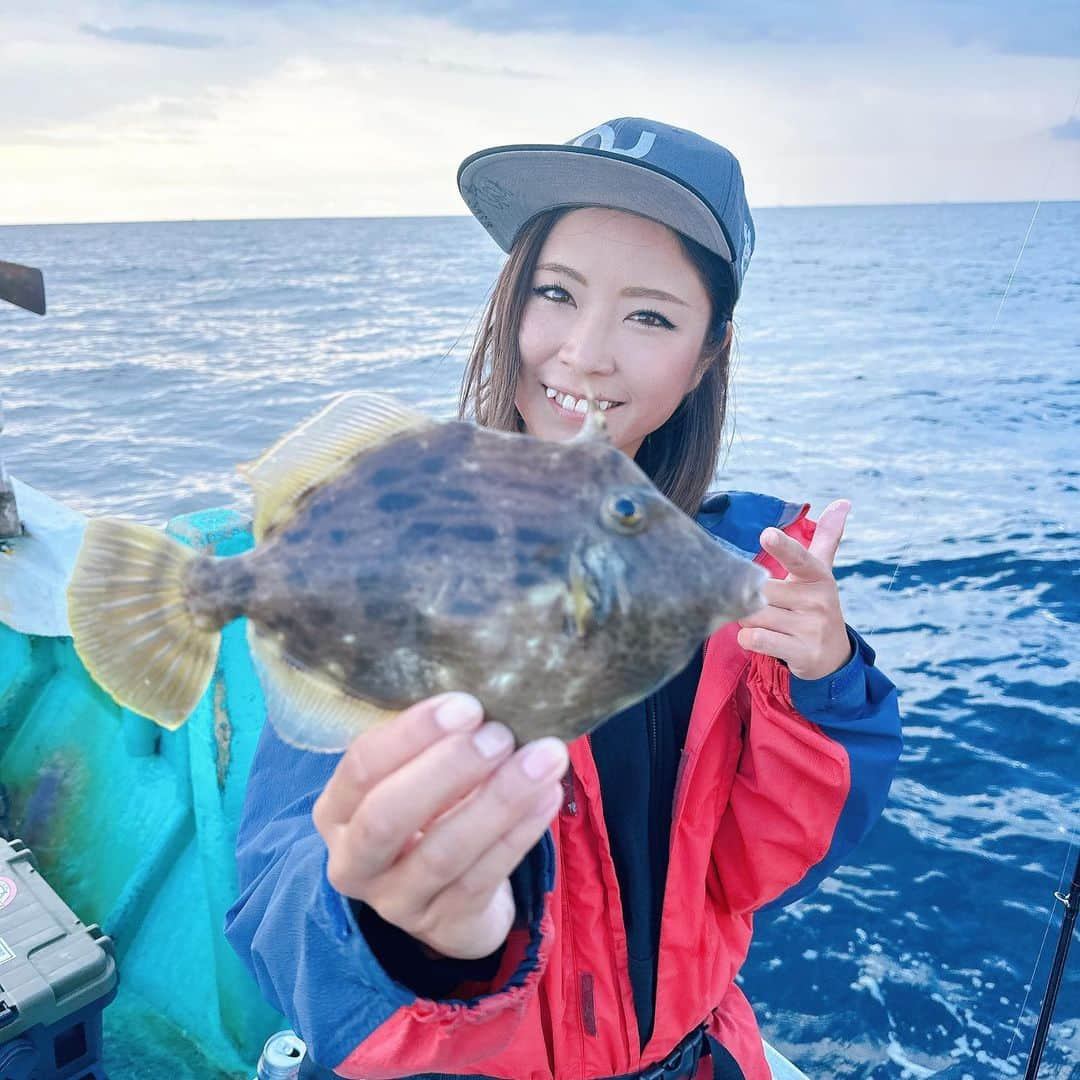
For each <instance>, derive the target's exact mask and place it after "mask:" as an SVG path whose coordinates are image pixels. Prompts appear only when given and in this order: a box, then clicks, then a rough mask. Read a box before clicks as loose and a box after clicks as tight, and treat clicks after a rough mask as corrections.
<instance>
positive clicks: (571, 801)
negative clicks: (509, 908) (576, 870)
mask: <svg viewBox="0 0 1080 1080" xmlns="http://www.w3.org/2000/svg"><path fill="white" fill-rule="evenodd" d="M562 786H563V792H564V793H565V798H564V800H563V808H562V810H561V811H560V812H561V813H564V814H567V815H568V816H569V817H577V812H578V807H577V797H576V792H575V787H574V767H573V766H572V765H571V766H570V767H569V768H568V769H567V770H566V775H565V776H564V777H563V778H562ZM559 873H560V874H561V875H562V909H563V926H564V927H565V928H566V938H567V941H568V943H569V945H570V970H571V971H573V973H574V978H575V980H576V986H575V996H576V997H577V1009H576V1010H575V1011H576V1020H577V1031H578V1053H579V1055H580V1056H579V1058H578V1061H579V1062H580V1065H581V1068H582V1069H584V1068H585V1017H584V1016H583V1015H582V1010H583V1009H584V1008H585V999H584V997H583V987H582V981H581V971H580V970H579V968H578V954H577V946H576V945H575V943H574V923H573V920H572V918H571V915H570V894H569V892H568V891H567V888H566V860H565V859H564V858H563V845H562V843H561V842H560V844H559Z"/></svg>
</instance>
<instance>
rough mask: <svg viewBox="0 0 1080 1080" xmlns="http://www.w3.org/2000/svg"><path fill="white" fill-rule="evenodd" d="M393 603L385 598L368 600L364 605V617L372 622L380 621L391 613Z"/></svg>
mask: <svg viewBox="0 0 1080 1080" xmlns="http://www.w3.org/2000/svg"><path fill="white" fill-rule="evenodd" d="M393 611H394V605H393V604H388V603H387V602H386V601H385V600H369V601H368V602H367V603H366V604H365V605H364V618H365V619H371V621H372V622H382V620H383V619H385V618H386V617H387V616H388V615H391V614H393Z"/></svg>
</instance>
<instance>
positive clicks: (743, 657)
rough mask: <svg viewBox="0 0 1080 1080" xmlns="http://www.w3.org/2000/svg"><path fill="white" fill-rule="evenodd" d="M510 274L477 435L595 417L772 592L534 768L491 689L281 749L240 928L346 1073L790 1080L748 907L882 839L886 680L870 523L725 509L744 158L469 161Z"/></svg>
mask: <svg viewBox="0 0 1080 1080" xmlns="http://www.w3.org/2000/svg"><path fill="white" fill-rule="evenodd" d="M459 185H460V187H461V190H462V194H463V196H464V198H465V200H466V202H467V203H468V205H469V207H470V209H471V210H472V211H473V213H474V214H476V216H477V217H478V219H479V220H480V221H481V222H482V223H483V224H484V226H485V227H486V228H487V229H488V231H489V232H490V233H491V234H492V235H493V236H494V238H495V239H496V240H497V241H498V242H499V243H500V245H501V246H502V247H503V248H504V249H505V250H507V251H508V252H509V258H508V260H507V262H506V265H505V267H504V269H503V271H502V273H501V275H500V278H499V281H498V282H497V284H496V287H495V290H494V292H493V294H492V297H491V300H490V303H489V306H488V310H487V312H486V315H485V318H484V320H483V322H482V325H481V329H480V332H479V334H478V336H477V340H476V344H475V346H474V349H473V353H472V357H471V359H470V363H469V366H468V369H467V371H466V376H465V381H464V384H463V390H462V406H463V410H465V411H472V412H474V413H475V416H476V418H477V420H478V422H479V423H481V424H487V425H491V426H494V427H499V428H502V429H505V430H518V431H527V432H529V433H531V434H533V435H537V436H539V437H541V438H547V439H565V438H568V437H570V436H572V435H573V434H574V433H575V432H576V431H577V429H578V428H579V426H580V424H581V422H582V420H583V415H584V408H585V405H584V398H585V396H586V394H587V393H591V394H593V395H595V396H596V397H598V398H599V399H600V401H601V407H602V408H603V409H604V416H605V419H606V422H607V427H608V430H609V433H610V434H611V437H612V440H613V442H614V443H615V445H616V446H618V447H619V448H620V449H621V450H622V451H623V452H625V453H627V454H629V455H631V456H633V457H635V458H636V460H637V461H638V463H639V464H640V465H641V466H642V467H643V468H644V469H645V470H646V471H647V472H648V473H649V474H650V476H651V477H652V478H653V480H654V482H655V483H656V484H657V485H658V486H659V487H660V488H661V490H663V491H664V492H665V493H666V494H667V495H668V497H669V498H671V499H672V500H673V501H674V502H675V503H677V504H678V505H679V506H681V507H682V508H683V509H684V510H685V511H687V512H688V513H690V514H696V515H697V517H698V520H699V521H700V523H701V524H702V525H703V527H704V528H706V529H708V530H709V531H710V532H712V533H713V534H714V535H716V536H717V537H718V538H720V539H721V540H723V541H725V542H727V543H729V544H732V545H734V546H736V547H738V548H740V549H742V550H743V551H745V553H746V554H747V556H748V557H753V558H755V559H757V561H759V562H760V563H761V564H762V565H763V566H765V567H766V568H767V569H768V570H769V571H770V572H771V573H772V574H773V576H774V580H772V581H770V582H768V583H767V584H766V586H765V590H764V591H765V595H766V597H767V599H768V601H769V603H768V605H767V606H766V607H765V608H764V609H762V610H761V611H760V612H758V613H756V614H755V615H754V616H752V617H750V618H748V619H745V620H743V622H742V624H741V625H729V626H726V627H724V628H722V629H721V630H720V631H718V632H717V633H716V634H714V635H713V637H712V638H711V639H710V640H709V642H708V643H707V644H706V645H705V646H704V647H703V648H702V649H701V650H699V652H698V655H697V656H696V657H695V658H694V659H693V660H692V661H691V663H690V664H689V665H688V666H687V668H686V669H685V670H684V671H683V672H681V673H680V674H679V675H677V676H676V677H675V678H674V679H673V680H671V682H669V683H668V684H667V685H666V686H664V687H663V688H662V689H661V690H660V691H658V692H657V693H655V694H652V695H650V697H649V698H647V699H646V700H645V701H644V702H641V703H640V704H639V705H637V706H634V707H633V708H631V709H628V710H626V711H625V712H624V713H621V714H620V715H619V716H617V717H615V718H613V719H612V720H611V721H609V722H607V723H605V724H604V725H602V726H601V727H600V728H598V729H597V730H596V731H594V732H593V733H592V734H591V735H590V736H588V737H585V738H581V739H578V740H575V741H574V742H573V743H572V744H571V746H570V747H569V748H567V747H566V746H565V745H564V744H562V743H561V742H560V741H559V740H557V739H551V738H546V739H540V740H537V741H536V742H535V743H532V744H529V745H526V746H523V747H521V748H520V749H515V748H514V745H513V738H512V736H511V735H510V733H509V732H508V731H507V730H506V729H505V728H502V727H501V726H500V725H498V724H494V723H487V724H485V723H484V722H483V717H482V715H481V711H480V708H479V705H478V703H477V702H476V701H475V699H472V698H470V697H469V696H467V695H446V696H443V697H441V698H438V699H433V700H430V701H426V702H421V703H419V704H418V705H416V706H414V707H413V708H411V709H409V710H407V711H406V712H404V713H402V714H401V715H400V716H399V717H397V718H396V719H395V720H394V721H392V722H391V723H389V724H387V725H385V726H383V727H381V728H378V729H374V730H371V731H368V732H366V733H365V734H363V735H362V736H360V737H359V738H358V739H357V740H356V741H355V742H354V743H353V745H352V746H351V747H350V748H349V750H348V751H347V752H346V753H345V754H344V755H343V756H341V757H340V758H339V759H327V758H325V757H322V756H318V755H311V754H304V753H301V752H299V751H296V750H294V749H292V748H291V747H288V746H286V745H285V744H284V743H282V742H281V741H280V740H279V739H278V738H277V737H276V736H275V734H274V732H273V730H272V728H271V726H270V725H267V726H266V729H265V732H264V735H263V739H262V742H261V744H260V748H259V752H258V754H257V757H256V760H255V763H254V765H253V769H252V775H251V780H250V784H249V794H248V803H247V806H246V808H245V815H244V821H243V824H242V827H241V833H240V838H239V843H238V857H239V865H240V875H241V884H242V887H243V892H242V895H241V896H240V898H239V900H238V901H237V903H236V904H235V905H234V907H233V909H232V911H231V912H230V915H229V920H228V927H227V932H228V934H229V937H230V939H231V940H232V942H233V944H234V946H235V947H236V948H237V950H238V951H239V952H240V954H241V956H243V957H244V959H245V960H246V961H247V962H248V963H249V965H250V967H251V968H252V970H253V972H254V974H255V976H256V978H257V979H258V980H259V983H260V985H261V987H262V989H263V992H264V993H265V994H266V995H267V997H268V998H269V999H270V1000H271V1001H272V1002H274V1003H275V1005H276V1006H277V1007H278V1008H280V1009H281V1010H282V1011H283V1012H284V1013H285V1014H286V1015H287V1016H288V1017H289V1018H290V1020H291V1021H292V1023H293V1025H294V1026H295V1027H296V1029H297V1031H298V1032H299V1033H300V1034H301V1036H302V1037H303V1038H304V1039H305V1040H307V1041H308V1043H309V1045H310V1046H311V1048H312V1051H313V1054H314V1056H315V1058H316V1060H318V1061H319V1062H321V1063H322V1064H324V1065H328V1066H331V1067H333V1068H334V1069H335V1070H336V1071H337V1072H338V1073H339V1074H340V1075H343V1076H352V1077H396V1076H413V1075H425V1074H428V1075H429V1074H440V1075H441V1074H450V1075H469V1076H491V1077H513V1078H520V1080H546V1078H552V1077H555V1078H560V1080H562V1078H566V1080H569V1078H577V1077H615V1076H624V1075H626V1076H649V1077H659V1076H665V1077H691V1076H696V1077H699V1078H700V1077H706V1076H713V1077H745V1078H746V1080H765V1078H767V1077H768V1076H769V1070H768V1066H767V1065H766V1063H765V1060H764V1056H763V1053H762V1047H761V1038H760V1035H759V1033H758V1030H757V1026H756V1023H755V1020H754V1016H753V1013H752V1011H751V1009H750V1006H749V1004H748V1003H747V1001H746V999H745V998H744V997H743V995H742V993H741V992H740V990H739V989H738V988H737V987H736V986H735V984H734V978H735V974H736V972H737V971H738V969H739V967H740V965H741V963H742V961H743V959H744V957H745V955H746V951H747V948H748V947H749V941H750V934H751V927H752V916H753V912H754V911H755V910H757V909H758V908H760V907H762V906H763V905H765V904H768V903H776V902H780V903H785V902H788V901H789V900H791V899H793V898H795V897H797V896H799V895H804V894H805V893H806V892H808V891H809V890H810V889H812V888H813V887H814V886H815V885H816V883H817V882H818V881H820V880H821V878H822V877H823V876H825V874H827V873H828V872H829V871H830V870H831V869H832V868H834V867H835V866H836V865H837V864H838V863H839V862H840V861H841V860H842V859H843V857H844V856H845V855H847V854H848V853H849V852H850V851H851V849H852V847H853V846H854V845H855V844H856V843H858V841H859V840H860V839H861V837H862V836H863V835H864V834H865V832H866V831H867V830H868V829H869V827H870V826H871V825H872V824H873V822H874V821H875V820H876V819H877V817H878V816H879V814H880V812H881V808H882V806H883V805H884V802H885V797H886V794H887V791H888V786H889V783H890V781H891V777H892V773H893V769H894V766H895V762H896V759H897V757H898V755H899V749H900V735H899V719H898V716H897V710H896V700H895V691H894V689H893V687H892V685H891V683H890V682H889V681H888V680H887V679H886V678H885V677H884V676H883V675H881V674H880V673H879V672H878V671H877V670H876V669H875V668H874V667H873V658H874V654H873V652H872V651H871V650H870V649H869V647H868V646H866V645H865V643H863V642H862V641H861V639H860V638H859V637H858V636H857V635H856V634H855V633H854V632H853V631H850V630H849V629H847V628H846V626H845V624H844V621H843V616H842V613H841V609H840V604H839V599H838V594H837V590H836V584H835V581H834V579H833V576H832V571H831V566H832V560H833V557H834V555H835V552H836V549H837V546H838V544H839V542H840V538H841V534H842V531H843V523H844V518H845V516H846V514H847V510H848V506H847V504H846V503H843V502H841V503H838V504H834V505H833V506H831V507H829V508H828V509H827V510H826V511H825V512H824V514H823V515H822V518H821V521H820V522H819V524H818V526H817V528H816V530H815V526H814V525H813V524H812V523H811V522H810V521H809V519H808V518H807V516H806V510H807V507H805V506H798V505H792V504H788V503H784V502H782V501H780V500H777V499H773V498H767V497H765V496H757V495H750V494H747V493H729V494H726V495H718V496H713V497H710V498H706V497H705V492H706V489H707V487H708V485H709V483H710V481H711V479H712V475H713V469H714V466H715V461H716V457H717V453H718V450H719V443H720V438H721V432H722V429H723V421H724V412H725V404H726V400H727V384H728V371H729V353H730V348H731V316H732V311H733V308H734V304H735V302H736V300H737V299H738V295H739V291H740V289H741V286H742V281H743V277H744V275H745V272H746V269H747V266H748V264H749V260H750V255H751V251H752V247H753V239H754V232H753V223H752V221H751V217H750V213H749V209H748V207H747V205H746V201H745V197H744V194H743V184H742V175H741V172H740V170H739V166H738V163H737V162H736V160H735V159H734V157H732V156H731V154H729V153H728V152H727V151H726V150H724V149H723V148H722V147H719V146H717V145H716V144H714V143H712V142H709V141H708V140H706V139H703V138H701V137H699V136H697V135H694V134H692V133H690V132H686V131H683V130H680V129H678V128H673V127H669V126H667V125H664V124H659V123H655V122H652V121H645V120H637V119H623V120H616V121H612V122H611V123H609V124H604V125H601V126H600V127H598V128H595V129H593V130H592V131H591V132H588V133H586V134H585V135H583V136H581V137H580V138H579V139H576V140H574V141H573V142H572V143H570V144H568V145H566V146H521V147H498V148H495V149H492V150H487V151H483V152H481V153H479V154H476V155H473V156H472V157H471V158H469V159H468V160H467V161H466V162H465V163H464V164H463V166H462V169H461V171H460V173H459Z"/></svg>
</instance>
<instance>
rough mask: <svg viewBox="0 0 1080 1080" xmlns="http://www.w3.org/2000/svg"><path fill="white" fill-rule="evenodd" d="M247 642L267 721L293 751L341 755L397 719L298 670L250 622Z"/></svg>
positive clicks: (305, 671) (390, 712)
mask: <svg viewBox="0 0 1080 1080" xmlns="http://www.w3.org/2000/svg"><path fill="white" fill-rule="evenodd" d="M247 636H248V644H249V645H250V646H251V657H252V659H253V660H254V662H255V670H256V671H257V672H258V674H259V681H260V682H261V683H262V688H263V695H264V697H265V698H266V715H267V717H268V719H269V720H270V722H271V723H272V724H273V725H274V730H275V731H276V732H277V733H278V734H279V735H280V736H281V737H282V739H284V740H285V742H287V743H289V744H290V745H291V746H296V747H299V748H300V749H301V750H315V751H318V752H320V753H327V754H329V753H336V752H340V751H342V750H344V749H345V748H346V747H347V746H348V745H349V743H351V742H352V740H353V739H355V738H356V736H357V735H359V734H360V733H361V732H362V731H366V730H367V729H368V728H369V727H371V725H372V724H379V723H382V722H383V721H385V720H390V719H392V718H393V717H395V716H396V715H397V711H395V710H389V709H382V708H380V707H379V706H378V705H373V704H371V702H368V701H364V700H362V699H361V698H357V697H353V696H352V695H351V694H348V693H346V692H345V691H344V690H343V689H342V688H341V687H339V686H337V685H335V684H334V683H333V682H331V681H330V680H329V679H325V678H322V677H321V676H320V675H319V674H318V673H317V672H313V671H307V670H304V669H302V668H298V667H295V666H294V665H293V664H291V663H289V661H288V660H287V659H286V658H285V657H284V655H283V654H282V651H281V648H280V646H279V645H278V643H277V641H276V640H275V639H274V638H273V637H271V636H270V635H269V634H265V633H261V632H260V631H259V630H258V628H257V627H256V626H255V625H254V624H253V623H251V622H249V623H248V630H247Z"/></svg>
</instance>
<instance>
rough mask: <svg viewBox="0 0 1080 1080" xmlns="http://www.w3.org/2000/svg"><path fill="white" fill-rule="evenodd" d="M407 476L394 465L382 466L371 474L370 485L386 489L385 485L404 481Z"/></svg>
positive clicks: (404, 471) (403, 470) (406, 473)
mask: <svg viewBox="0 0 1080 1080" xmlns="http://www.w3.org/2000/svg"><path fill="white" fill-rule="evenodd" d="M408 475H409V474H408V472H407V471H406V470H405V469H399V468H397V467H396V466H394V465H384V466H383V467H382V468H381V469H376V470H375V472H373V473H372V474H371V483H372V484H373V485H374V486H375V487H386V485H387V484H396V483H397V482H398V481H399V480H404V479H405V477H406V476H408Z"/></svg>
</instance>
